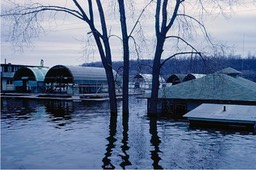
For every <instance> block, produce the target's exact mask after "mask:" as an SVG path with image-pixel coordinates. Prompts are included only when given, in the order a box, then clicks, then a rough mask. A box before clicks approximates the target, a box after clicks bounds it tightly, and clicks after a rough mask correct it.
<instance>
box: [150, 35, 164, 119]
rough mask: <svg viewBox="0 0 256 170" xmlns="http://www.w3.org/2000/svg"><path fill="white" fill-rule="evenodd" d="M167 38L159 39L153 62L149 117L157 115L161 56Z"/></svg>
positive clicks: (159, 37)
mask: <svg viewBox="0 0 256 170" xmlns="http://www.w3.org/2000/svg"><path fill="white" fill-rule="evenodd" d="M164 41H165V38H162V37H161V34H159V36H158V38H157V46H156V51H155V56H154V62H153V70H152V76H153V80H152V90H151V98H150V106H149V111H148V115H149V116H156V115H157V103H158V90H159V75H160V68H161V63H160V62H161V56H162V53H163V45H164Z"/></svg>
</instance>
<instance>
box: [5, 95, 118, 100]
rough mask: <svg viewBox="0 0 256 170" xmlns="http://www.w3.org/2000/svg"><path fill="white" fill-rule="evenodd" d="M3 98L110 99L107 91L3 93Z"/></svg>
mask: <svg viewBox="0 0 256 170" xmlns="http://www.w3.org/2000/svg"><path fill="white" fill-rule="evenodd" d="M121 97H122V95H121V94H117V98H121ZM1 98H17V99H38V100H62V101H73V102H82V101H108V100H109V97H108V94H107V93H93V94H79V95H69V94H49V93H40V94H38V93H1Z"/></svg>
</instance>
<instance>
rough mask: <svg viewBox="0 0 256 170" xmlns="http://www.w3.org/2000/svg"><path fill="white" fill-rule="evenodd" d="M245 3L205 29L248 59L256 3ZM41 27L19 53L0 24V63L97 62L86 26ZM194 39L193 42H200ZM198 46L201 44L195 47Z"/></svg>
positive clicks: (254, 39) (116, 49)
mask: <svg viewBox="0 0 256 170" xmlns="http://www.w3.org/2000/svg"><path fill="white" fill-rule="evenodd" d="M7 1H8V0H3V1H1V2H7ZM20 1H21V0H20ZM16 2H19V0H16ZM43 2H45V1H43ZM49 2H52V1H49ZM64 2H66V1H65V0H64ZM245 2H247V3H244V4H240V5H239V6H234V7H233V9H232V10H233V13H230V11H225V10H224V14H225V15H226V16H227V17H226V18H224V17H223V15H220V14H213V15H211V16H207V17H206V18H205V19H206V20H205V26H206V28H207V29H208V31H209V33H210V35H211V37H213V39H214V41H215V42H221V43H223V44H225V45H228V46H230V47H232V48H230V49H229V50H230V51H227V53H230V52H232V53H233V54H236V55H242V56H247V55H248V53H250V54H252V55H256V4H254V5H253V3H252V0H250V1H249V0H248V1H245ZM135 15H136V14H135ZM112 17H113V16H112ZM153 22H154V21H153V20H152V21H151V20H148V21H147V22H146V23H145V24H147V27H148V28H147V29H146V31H145V32H144V34H145V37H150V36H151V35H154V30H153ZM44 26H45V33H44V34H41V35H40V37H39V38H37V39H34V40H33V41H32V47H29V48H28V47H24V48H23V51H22V52H21V51H16V50H14V47H13V46H12V44H11V43H9V42H8V41H7V32H6V31H7V29H8V28H7V27H6V25H4V24H3V22H1V63H4V61H5V59H6V60H7V63H13V64H29V65H39V63H40V60H41V59H44V62H45V65H47V66H50V67H51V66H53V65H57V64H64V65H79V64H82V63H84V62H87V63H88V62H94V61H99V60H100V58H99V57H98V53H97V50H93V49H96V48H95V44H94V42H93V41H90V42H88V41H87V39H88V37H89V35H87V32H88V29H87V27H86V24H84V23H82V22H81V21H79V20H77V19H74V18H68V19H67V18H65V21H61V22H59V21H55V22H53V23H52V22H51V23H50V22H45V23H44ZM117 26H118V25H117V24H114V21H113V23H112V27H111V32H112V33H118V32H119V27H118V28H116V27H117ZM147 31H148V32H147ZM196 36H197V35H196ZM196 36H195V37H194V40H195V41H202V40H200V38H197V37H196ZM111 41H112V42H113V44H114V45H113V46H112V52H113V60H122V51H121V48H122V47H121V45H120V44H119V43H118V41H119V40H118V39H117V38H112V39H111ZM149 42H150V43H148V44H149V45H148V46H145V44H144V45H143V47H141V51H142V54H141V56H140V57H141V58H144V59H145V58H152V55H153V48H152V43H151V41H149ZM201 43H203V42H200V43H198V44H201ZM143 50H144V52H143ZM167 51H168V50H167ZM132 54H133V53H132ZM131 58H132V59H136V56H135V55H132V57H131Z"/></svg>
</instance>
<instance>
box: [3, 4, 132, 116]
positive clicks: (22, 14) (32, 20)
mask: <svg viewBox="0 0 256 170" xmlns="http://www.w3.org/2000/svg"><path fill="white" fill-rule="evenodd" d="M72 2H73V4H74V5H75V7H76V8H74V9H73V8H70V7H66V6H59V5H57V6H56V5H42V4H38V3H29V5H28V6H20V5H16V6H15V7H14V8H12V9H11V10H8V11H4V12H3V13H2V14H1V17H6V18H7V17H9V18H10V19H11V21H13V22H12V24H13V26H12V28H13V35H14V36H13V38H14V39H19V38H20V39H22V40H21V41H23V42H28V41H30V38H33V37H35V36H38V34H39V30H40V29H42V27H41V26H40V23H39V14H43V13H44V12H47V11H51V12H62V13H65V14H68V15H71V16H74V17H75V18H77V19H79V20H81V21H83V22H85V23H87V25H88V26H89V28H90V33H91V34H92V35H93V37H94V40H95V42H96V45H97V48H98V52H99V54H100V57H101V61H102V64H103V67H104V68H105V72H106V76H107V80H108V91H109V97H110V110H111V113H113V114H116V113H117V102H116V90H115V89H116V88H115V76H114V75H113V68H112V53H111V47H110V41H109V34H108V30H107V21H106V18H105V12H104V8H103V6H102V2H101V1H100V0H96V1H92V0H87V1H86V3H84V4H82V3H81V2H79V1H77V0H72ZM118 3H119V9H120V23H121V28H122V35H123V39H122V40H123V51H124V52H123V58H124V75H123V84H124V85H123V99H124V102H123V105H124V106H123V112H125V113H128V106H129V105H128V81H129V80H128V78H129V45H128V35H127V26H126V16H125V4H124V1H123V0H118ZM13 4H14V3H13ZM95 16H99V20H100V25H97V24H96V23H95V20H96V19H98V18H95ZM17 32H19V33H20V34H17Z"/></svg>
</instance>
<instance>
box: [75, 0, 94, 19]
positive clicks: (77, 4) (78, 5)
mask: <svg viewBox="0 0 256 170" xmlns="http://www.w3.org/2000/svg"><path fill="white" fill-rule="evenodd" d="M73 2H74V4H75V5H76V7H77V8H78V9H79V10H80V12H81V13H82V16H83V19H84V20H85V21H86V22H87V23H89V22H90V20H89V18H88V17H87V15H86V13H85V12H84V10H83V8H82V7H81V5H80V4H79V3H78V2H77V0H73Z"/></svg>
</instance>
